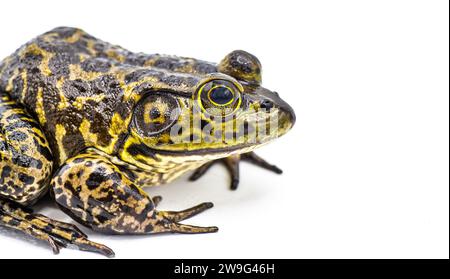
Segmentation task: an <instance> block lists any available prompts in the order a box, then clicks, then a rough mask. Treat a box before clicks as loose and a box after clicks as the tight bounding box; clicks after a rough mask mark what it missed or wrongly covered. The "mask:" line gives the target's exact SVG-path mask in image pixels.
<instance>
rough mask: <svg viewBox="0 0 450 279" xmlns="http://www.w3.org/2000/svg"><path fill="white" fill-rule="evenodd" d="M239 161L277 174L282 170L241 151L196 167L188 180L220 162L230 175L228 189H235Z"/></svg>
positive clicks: (196, 177)
mask: <svg viewBox="0 0 450 279" xmlns="http://www.w3.org/2000/svg"><path fill="white" fill-rule="evenodd" d="M241 161H247V162H249V163H251V164H254V165H257V166H259V167H262V168H264V169H266V170H269V171H272V172H274V173H277V174H282V173H283V171H282V170H281V169H280V168H279V167H277V166H275V165H272V164H270V163H269V162H267V161H266V160H264V159H263V158H261V157H259V156H258V155H256V154H255V153H254V152H248V153H243V154H240V155H232V156H229V157H226V158H223V159H218V160H214V161H211V162H208V163H206V164H204V165H202V166H201V167H199V168H198V169H196V170H195V171H194V173H193V174H192V175H191V176H190V177H189V180H191V181H195V180H197V179H199V178H200V177H202V176H203V175H204V174H205V173H206V172H207V171H208V170H209V169H210V168H211V167H212V166H213V165H214V164H215V163H218V162H221V163H223V164H224V165H225V167H226V168H227V170H228V172H229V173H230V176H231V181H230V189H231V190H236V189H237V188H238V186H239V164H240V162H241Z"/></svg>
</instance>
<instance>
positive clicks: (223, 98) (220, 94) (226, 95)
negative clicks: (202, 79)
mask: <svg viewBox="0 0 450 279" xmlns="http://www.w3.org/2000/svg"><path fill="white" fill-rule="evenodd" d="M209 98H211V101H213V102H214V103H217V104H219V105H225V104H227V103H228V102H230V101H231V100H232V99H233V93H232V92H231V91H230V90H229V89H228V88H226V87H217V88H214V89H213V90H211V92H210V93H209Z"/></svg>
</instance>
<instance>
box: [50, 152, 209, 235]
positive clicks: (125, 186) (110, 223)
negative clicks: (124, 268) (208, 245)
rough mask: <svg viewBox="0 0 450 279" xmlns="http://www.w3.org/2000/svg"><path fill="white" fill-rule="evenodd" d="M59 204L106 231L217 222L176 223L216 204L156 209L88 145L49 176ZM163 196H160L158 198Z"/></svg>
mask: <svg viewBox="0 0 450 279" xmlns="http://www.w3.org/2000/svg"><path fill="white" fill-rule="evenodd" d="M51 186H52V190H53V195H54V197H55V200H56V202H57V204H58V205H59V207H60V208H61V209H62V210H63V211H64V212H66V213H67V214H68V215H69V216H71V217H72V218H73V219H74V220H76V221H78V222H79V223H81V224H84V225H85V226H87V227H89V228H92V229H93V230H95V231H98V232H102V233H107V234H151V233H162V232H178V233H209V232H216V231H217V230H218V228H217V227H196V226H189V225H183V224H180V223H178V222H180V221H182V220H185V219H187V218H189V217H192V216H194V215H196V214H198V213H201V212H203V211H205V210H206V209H208V208H211V207H212V203H202V204H200V205H198V206H195V207H192V208H190V209H186V210H183V211H158V210H156V208H155V203H154V202H153V201H152V199H151V198H150V197H149V196H148V195H147V193H146V192H144V191H143V190H142V189H140V188H139V187H138V186H136V184H135V183H134V182H133V181H131V180H130V178H129V177H128V176H127V175H126V174H125V173H123V172H122V171H121V170H120V169H119V168H118V167H117V166H116V165H114V164H113V163H112V162H111V161H110V160H109V159H108V158H105V157H104V156H102V155H101V154H99V153H97V152H96V151H95V150H88V151H86V152H85V153H83V154H80V155H78V156H76V157H74V158H71V159H69V160H67V161H66V162H65V163H64V164H63V165H62V166H61V168H60V169H59V170H58V171H57V173H56V175H55V176H54V178H53V179H52V181H51ZM159 200H160V198H156V199H155V201H156V202H158V201H159Z"/></svg>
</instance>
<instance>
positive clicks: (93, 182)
mask: <svg viewBox="0 0 450 279" xmlns="http://www.w3.org/2000/svg"><path fill="white" fill-rule="evenodd" d="M106 180H107V177H106V175H105V169H104V168H97V169H96V170H95V171H94V172H92V173H91V174H90V175H89V177H88V179H87V180H86V186H87V187H88V189H89V190H94V189H96V188H97V187H98V186H99V185H100V184H101V183H102V182H104V181H106Z"/></svg>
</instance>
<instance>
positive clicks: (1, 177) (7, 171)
mask: <svg viewBox="0 0 450 279" xmlns="http://www.w3.org/2000/svg"><path fill="white" fill-rule="evenodd" d="M10 173H11V167H9V166H4V167H3V168H2V173H1V175H0V184H3V183H4V182H5V178H7V177H9V174H10Z"/></svg>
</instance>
